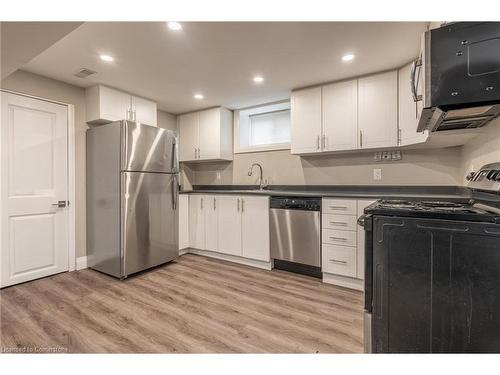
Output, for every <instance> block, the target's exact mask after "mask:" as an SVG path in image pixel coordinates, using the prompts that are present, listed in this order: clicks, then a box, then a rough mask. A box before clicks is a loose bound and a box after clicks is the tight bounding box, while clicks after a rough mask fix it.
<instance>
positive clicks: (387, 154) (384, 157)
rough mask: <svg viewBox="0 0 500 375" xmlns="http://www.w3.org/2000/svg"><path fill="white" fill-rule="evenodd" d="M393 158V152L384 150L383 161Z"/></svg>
mask: <svg viewBox="0 0 500 375" xmlns="http://www.w3.org/2000/svg"><path fill="white" fill-rule="evenodd" d="M390 160H391V152H390V151H383V152H382V161H390Z"/></svg>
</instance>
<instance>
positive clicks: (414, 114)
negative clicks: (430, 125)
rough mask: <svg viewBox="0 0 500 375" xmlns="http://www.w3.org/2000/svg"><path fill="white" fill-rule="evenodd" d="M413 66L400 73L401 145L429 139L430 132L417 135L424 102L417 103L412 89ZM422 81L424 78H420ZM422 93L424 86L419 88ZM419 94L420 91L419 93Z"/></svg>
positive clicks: (406, 67) (405, 67)
mask: <svg viewBox="0 0 500 375" xmlns="http://www.w3.org/2000/svg"><path fill="white" fill-rule="evenodd" d="M411 65H412V64H408V65H405V66H404V67H402V68H401V69H399V71H398V85H399V87H398V92H399V95H398V109H399V121H398V122H399V145H400V146H407V145H410V144H416V143H423V142H425V141H427V139H428V138H429V132H428V131H427V130H426V131H424V132H420V133H417V125H418V118H419V114H420V110H419V109H420V108H419V107H421V106H422V102H421V101H420V102H415V101H414V100H413V95H412V92H411V88H410V75H411ZM419 78H420V79H422V76H420V77H419ZM417 89H418V90H419V91H420V90H421V89H422V84H421V82H420V84H419V85H418V86H417ZM417 94H418V91H417Z"/></svg>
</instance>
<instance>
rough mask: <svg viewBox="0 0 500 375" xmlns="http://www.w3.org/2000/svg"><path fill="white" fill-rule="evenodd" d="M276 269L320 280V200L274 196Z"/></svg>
mask: <svg viewBox="0 0 500 375" xmlns="http://www.w3.org/2000/svg"><path fill="white" fill-rule="evenodd" d="M270 207H271V208H270V227H271V228H270V229H271V258H273V259H274V268H277V269H282V270H286V271H291V272H296V273H302V274H306V275H309V276H314V277H321V241H320V228H321V215H320V213H321V198H316V197H271V202H270Z"/></svg>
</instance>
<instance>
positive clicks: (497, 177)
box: [494, 171, 500, 181]
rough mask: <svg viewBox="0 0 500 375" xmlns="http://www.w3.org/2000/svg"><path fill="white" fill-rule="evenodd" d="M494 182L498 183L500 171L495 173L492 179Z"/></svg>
mask: <svg viewBox="0 0 500 375" xmlns="http://www.w3.org/2000/svg"><path fill="white" fill-rule="evenodd" d="M494 180H495V181H500V171H497V174H496V175H495V177H494Z"/></svg>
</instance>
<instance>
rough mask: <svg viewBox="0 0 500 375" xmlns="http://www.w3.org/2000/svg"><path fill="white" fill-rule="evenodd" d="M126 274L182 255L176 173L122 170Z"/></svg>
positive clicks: (124, 273) (124, 269)
mask: <svg viewBox="0 0 500 375" xmlns="http://www.w3.org/2000/svg"><path fill="white" fill-rule="evenodd" d="M121 180H122V191H123V196H122V214H121V215H122V222H121V226H122V244H123V245H122V246H123V273H122V274H123V276H124V277H126V276H128V275H130V274H132V273H135V272H138V271H142V270H144V269H147V268H149V267H153V266H156V265H159V264H162V263H165V262H168V261H170V260H172V259H175V258H176V257H177V256H178V255H179V246H178V210H177V197H178V191H177V186H178V183H177V175H175V174H172V175H169V174H161V173H142V172H122V176H121Z"/></svg>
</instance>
